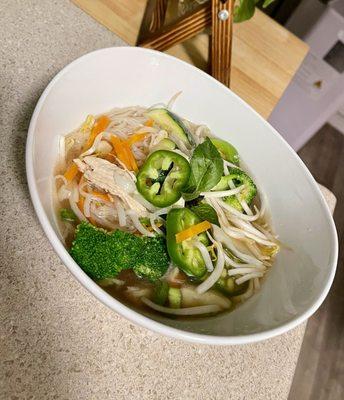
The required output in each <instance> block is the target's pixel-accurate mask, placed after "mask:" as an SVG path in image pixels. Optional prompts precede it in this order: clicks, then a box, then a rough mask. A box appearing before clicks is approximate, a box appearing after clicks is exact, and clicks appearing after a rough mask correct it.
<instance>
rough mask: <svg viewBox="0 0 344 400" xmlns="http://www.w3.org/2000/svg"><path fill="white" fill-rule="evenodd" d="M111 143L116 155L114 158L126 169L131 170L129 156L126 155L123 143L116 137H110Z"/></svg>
mask: <svg viewBox="0 0 344 400" xmlns="http://www.w3.org/2000/svg"><path fill="white" fill-rule="evenodd" d="M110 140H111V143H112V145H113V148H114V151H115V153H116V156H117V157H118V158H119V159H120V160H121V161H122V162H123V164H124V165H125V166H126V167H127V168H128V169H131V168H132V167H131V162H130V159H129V156H128V154H127V151H126V149H125V147H124V145H123V141H122V140H121V139H120V138H118V137H117V136H114V135H112V136H111V138H110Z"/></svg>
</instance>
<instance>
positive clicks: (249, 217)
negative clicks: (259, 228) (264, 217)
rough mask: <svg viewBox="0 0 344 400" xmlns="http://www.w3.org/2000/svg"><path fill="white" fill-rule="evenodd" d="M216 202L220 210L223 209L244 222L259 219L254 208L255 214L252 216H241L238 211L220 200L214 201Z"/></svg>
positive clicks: (257, 212) (258, 213)
mask: <svg viewBox="0 0 344 400" xmlns="http://www.w3.org/2000/svg"><path fill="white" fill-rule="evenodd" d="M214 201H216V202H217V203H218V204H219V205H220V206H221V207H222V208H224V209H225V210H226V211H229V212H230V213H231V214H233V215H235V216H236V217H238V218H240V219H243V220H244V221H255V220H257V219H258V218H259V217H260V212H259V210H258V209H257V207H256V214H254V215H247V214H243V213H241V212H240V211H238V210H237V209H236V208H234V207H232V206H230V205H229V204H227V203H225V202H224V201H223V200H221V199H215V200H214Z"/></svg>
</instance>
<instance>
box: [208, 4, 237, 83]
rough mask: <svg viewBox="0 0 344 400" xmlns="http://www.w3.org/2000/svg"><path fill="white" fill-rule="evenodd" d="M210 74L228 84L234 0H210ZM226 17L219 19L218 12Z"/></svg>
mask: <svg viewBox="0 0 344 400" xmlns="http://www.w3.org/2000/svg"><path fill="white" fill-rule="evenodd" d="M211 3H212V24H211V25H212V34H211V74H212V76H213V77H214V78H215V79H217V80H219V81H220V82H222V83H223V84H224V85H226V86H228V87H229V85H230V76H231V55H232V30H233V6H234V0H226V1H225V2H223V1H221V0H212V2H211ZM221 12H227V13H228V19H227V20H221V19H220V13H221Z"/></svg>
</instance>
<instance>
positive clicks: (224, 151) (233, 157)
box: [210, 138, 239, 165]
mask: <svg viewBox="0 0 344 400" xmlns="http://www.w3.org/2000/svg"><path fill="white" fill-rule="evenodd" d="M210 140H211V142H212V143H213V145H214V146H215V147H216V148H217V150H218V152H219V153H220V154H221V157H222V158H223V159H224V160H226V161H229V162H231V163H232V164H236V165H238V164H239V154H238V152H237V150H236V148H235V147H234V146H232V145H231V144H230V143H228V142H226V141H225V140H222V139H215V138H211V139H210Z"/></svg>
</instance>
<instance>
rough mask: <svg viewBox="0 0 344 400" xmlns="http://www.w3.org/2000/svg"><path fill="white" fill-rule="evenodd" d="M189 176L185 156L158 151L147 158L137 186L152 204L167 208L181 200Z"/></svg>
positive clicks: (139, 174) (138, 176)
mask: <svg viewBox="0 0 344 400" xmlns="http://www.w3.org/2000/svg"><path fill="white" fill-rule="evenodd" d="M189 175H190V166H189V163H188V162H187V160H186V159H185V158H184V157H183V156H181V155H179V154H177V153H174V152H172V151H168V150H158V151H155V152H154V153H152V154H151V155H150V156H149V157H148V158H147V160H146V162H145V163H144V165H143V167H142V168H141V169H140V172H139V173H138V175H137V183H136V186H137V190H138V191H139V192H140V193H141V194H142V196H143V197H144V198H145V199H146V200H148V201H149V202H150V203H152V204H153V205H155V206H156V207H166V206H169V205H171V204H173V203H175V202H176V201H178V200H179V198H180V197H181V191H182V189H183V187H184V186H185V184H186V182H187V181H188V179H189Z"/></svg>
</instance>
